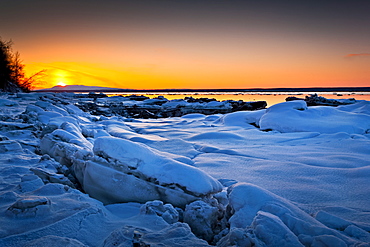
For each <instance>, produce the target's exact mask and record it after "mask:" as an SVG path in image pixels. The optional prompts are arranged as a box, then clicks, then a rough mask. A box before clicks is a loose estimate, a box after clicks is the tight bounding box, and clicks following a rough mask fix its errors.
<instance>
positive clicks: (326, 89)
mask: <svg viewBox="0 0 370 247" xmlns="http://www.w3.org/2000/svg"><path fill="white" fill-rule="evenodd" d="M32 92H36V93H37V92H42V93H44V92H54V93H56V92H76V93H82V92H107V93H108V92H109V93H144V92H147V93H159V92H163V93H196V92H199V93H207V92H209V93H237V92H240V93H243V92H244V93H253V92H256V93H258V92H321V93H322V92H370V87H312V88H253V89H117V88H112V89H108V88H102V89H94V90H91V89H81V90H69V89H62V88H58V89H54V88H50V89H40V90H34V91H32Z"/></svg>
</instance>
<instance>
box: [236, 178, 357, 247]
mask: <svg viewBox="0 0 370 247" xmlns="http://www.w3.org/2000/svg"><path fill="white" fill-rule="evenodd" d="M229 202H230V204H229V206H230V208H231V214H232V216H231V217H230V219H229V223H230V227H231V229H232V228H247V227H252V228H253V229H254V234H255V236H256V238H257V240H258V241H262V242H264V244H266V245H267V246H275V245H274V244H273V243H274V241H277V239H285V240H286V239H289V241H288V240H287V241H288V242H286V244H287V243H291V244H292V245H293V246H294V245H296V243H297V242H296V237H298V239H299V242H301V243H302V244H303V245H305V246H307V245H308V246H311V245H315V244H318V245H319V244H326V246H330V245H328V244H329V243H330V241H332V242H331V243H336V244H338V246H342V245H343V244H345V245H344V246H346V245H348V246H349V245H355V244H360V243H361V241H360V240H357V239H351V238H349V237H348V236H346V235H345V234H341V233H340V232H338V231H337V230H334V229H331V228H328V227H326V226H325V225H323V224H322V223H320V222H319V221H317V220H315V219H314V218H313V217H311V216H310V215H308V214H306V213H305V212H303V211H302V210H300V209H299V208H298V207H296V206H295V205H293V204H292V203H290V202H289V201H287V200H286V199H284V198H281V197H279V196H277V195H275V194H273V193H271V192H269V191H266V190H264V189H262V188H259V187H257V186H255V185H252V184H247V183H241V184H236V185H233V186H231V187H230V188H229ZM278 225H280V227H278V228H276V226H278ZM293 234H294V235H295V236H296V237H294V236H293ZM273 239H275V240H273ZM278 246H281V244H279V245H278ZM298 246H299V245H298ZM319 246H320V245H319ZM323 246H325V245H323ZM334 246H336V245H334Z"/></svg>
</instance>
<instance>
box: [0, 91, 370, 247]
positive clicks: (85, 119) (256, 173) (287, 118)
mask: <svg viewBox="0 0 370 247" xmlns="http://www.w3.org/2000/svg"><path fill="white" fill-rule="evenodd" d="M89 100H90V101H92V100H91V99H83V98H78V97H76V96H75V95H74V94H51V93H42V94H41V93H31V94H14V95H11V94H9V95H7V94H3V95H1V97H0V105H1V122H0V126H1V132H0V139H1V141H0V152H1V153H2V156H1V158H0V159H1V166H0V169H1V171H0V172H1V177H0V181H1V183H0V186H1V187H0V188H1V190H0V199H1V200H0V210H1V211H0V223H1V225H2V228H1V231H0V245H1V246H20V245H24V244H29V246H35V245H38V246H48V243H50V241H52V242H53V243H54V244H55V245H56V246H58V244H59V246H65V244H66V243H67V242H68V243H70V244H71V245H72V246H83V245H87V246H113V244H114V243H120V244H122V246H130V245H129V244H131V245H132V244H133V243H136V244H141V245H144V244H150V245H151V246H156V244H160V243H162V244H164V245H165V246H207V245H209V244H213V245H217V246H233V245H235V244H236V243H238V244H239V245H241V246H248V245H252V244H254V245H255V246H276V245H279V246H284V245H286V246H304V245H306V246H307V245H308V246H309V245H312V246H315V245H317V246H319V244H329V245H330V244H335V246H355V245H358V244H363V245H362V246H367V245H366V243H369V242H370V234H369V231H370V212H369V205H370V196H369V195H370V194H369V189H368V188H369V185H370V181H369V179H368V178H369V175H370V163H369V160H370V145H369V144H370V102H368V101H358V102H356V103H354V104H348V105H342V106H338V107H335V108H334V107H330V106H314V107H307V104H306V103H305V102H304V101H299V100H298V101H292V102H286V103H281V104H277V105H274V106H271V107H269V108H267V109H260V110H256V111H235V112H231V113H226V114H219V113H218V114H211V115H204V114H199V113H192V114H187V115H183V116H182V117H172V118H161V119H134V118H126V117H122V116H117V115H114V114H112V112H110V115H106V116H103V115H92V114H90V112H83V111H82V110H80V109H79V108H77V107H76V106H75V105H74V104H75V103H77V102H88V101H89ZM108 100H109V101H110V102H114V101H115V100H120V99H118V98H112V97H110V98H106V99H103V98H102V99H96V100H95V102H94V101H92V102H93V103H94V104H103V102H104V101H105V103H107V101H108ZM152 101H153V100H152ZM141 102H142V101H141ZM105 103H104V104H105ZM120 103H122V102H120ZM152 103H153V102H152ZM166 103H169V104H174V103H176V104H177V105H179V104H180V103H184V102H180V101H178V102H172V101H169V102H166ZM166 103H163V104H161V106H163V105H164V104H166ZM124 104H126V105H127V106H130V105H131V106H132V104H133V102H129V101H127V102H124ZM135 104H140V103H138V102H136V103H135ZM153 104H154V103H153ZM205 104H209V102H208V103H205ZM205 104H204V105H205ZM212 104H213V105H212V106H213V107H220V109H222V108H223V107H227V106H226V105H225V104H219V103H217V104H216V103H212ZM204 105H202V104H198V107H200V108H201V107H203V106H204ZM175 107H176V106H175ZM123 181H124V182H123ZM133 188H135V189H133ZM80 190H82V191H83V192H88V193H89V194H90V196H92V197H94V198H97V199H99V200H101V201H103V202H104V203H105V204H106V205H104V204H103V203H102V202H101V201H98V200H96V199H94V198H91V197H90V196H89V195H87V194H85V193H83V192H81V191H80ZM189 226H190V227H189ZM205 240H206V241H208V243H207V242H206V241H205ZM176 244H177V245H176ZM26 246H27V245H26Z"/></svg>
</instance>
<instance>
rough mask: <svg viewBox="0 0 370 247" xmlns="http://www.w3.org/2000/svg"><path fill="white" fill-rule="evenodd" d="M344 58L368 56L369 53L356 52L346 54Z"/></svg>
mask: <svg viewBox="0 0 370 247" xmlns="http://www.w3.org/2000/svg"><path fill="white" fill-rule="evenodd" d="M345 57H346V58H349V57H370V53H356V54H347V55H346V56H345Z"/></svg>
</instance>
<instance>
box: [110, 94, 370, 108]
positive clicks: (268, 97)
mask: <svg viewBox="0 0 370 247" xmlns="http://www.w3.org/2000/svg"><path fill="white" fill-rule="evenodd" d="M106 94H107V95H108V96H116V95H121V96H128V95H132V94H136V95H144V96H147V97H149V98H155V97H158V96H163V97H165V98H166V99H168V100H173V99H184V98H185V97H193V98H214V99H216V100H218V101H223V100H243V101H244V102H250V101H266V102H267V106H271V105H274V104H277V103H281V102H285V99H286V98H287V97H297V98H303V99H304V98H305V97H306V96H309V95H312V94H317V95H319V96H322V97H325V98H327V99H350V98H354V99H356V100H368V101H370V92H210V93H205V92H155V93H152V92H141V93H128V94H126V93H125V94H122V93H119V94H117V93H115V94H112V93H106Z"/></svg>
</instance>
